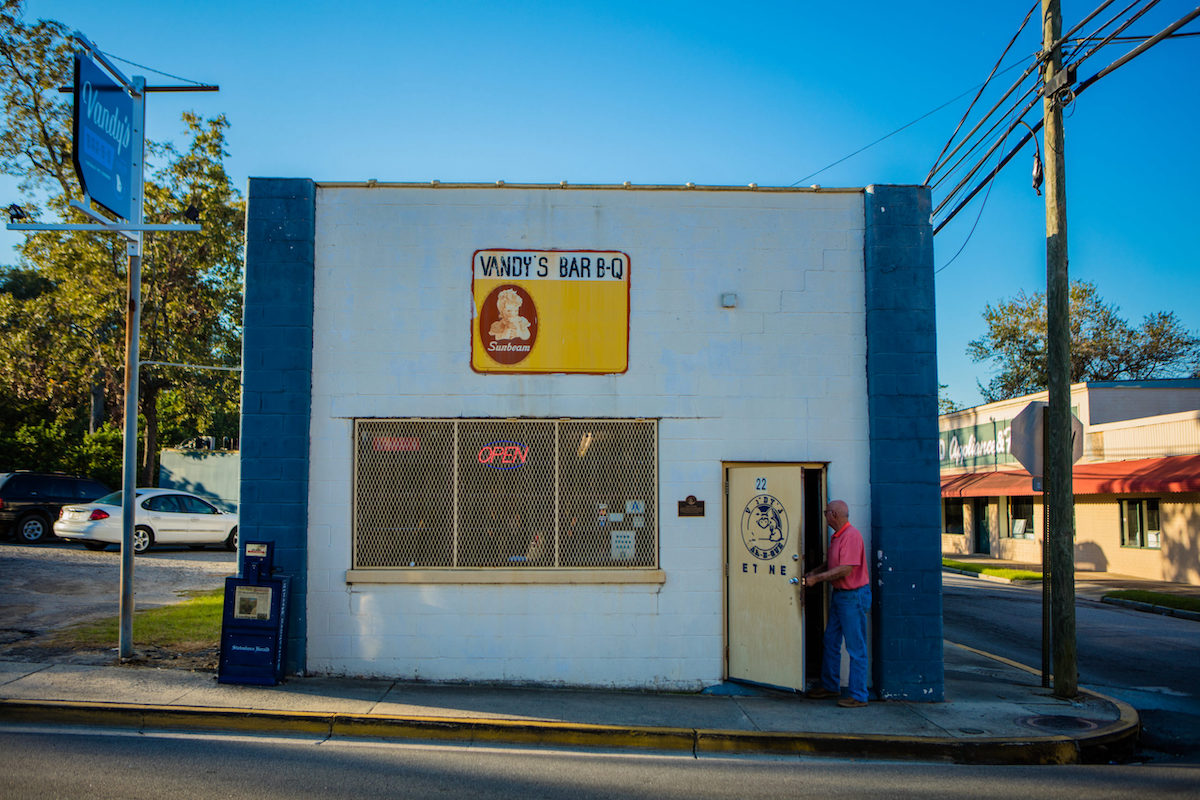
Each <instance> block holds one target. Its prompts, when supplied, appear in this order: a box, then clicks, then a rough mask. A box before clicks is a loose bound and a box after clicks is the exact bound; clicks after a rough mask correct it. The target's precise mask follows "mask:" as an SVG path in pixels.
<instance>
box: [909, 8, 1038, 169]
mask: <svg viewBox="0 0 1200 800" xmlns="http://www.w3.org/2000/svg"><path fill="white" fill-rule="evenodd" d="M1039 2H1040V0H1035V2H1034V4H1033V5H1032V6H1030V7H1029V13H1027V14H1026V15H1025V19H1023V20H1021V24H1020V25H1019V26H1018V27H1017V32H1016V33H1014V34H1013V37H1012V39H1010V40H1009V41H1008V46H1007V47H1005V48H1004V52H1002V53H1001V54H1000V57H999V58H997V59H996V65H995V66H994V67H992V71H991V72H990V73H988V76H987V79H986V80H984V82H983V83H981V84H980V85H979V91H978V92H976V93H975V99H973V100H972V101H971V104H970V105H969V106H967V110H966V111H964V112H963V115H962V119H960V120H959V121H958V125H956V126H955V127H954V133H952V134H950V138H949V139H947V140H946V143H945V144H944V145H942V152H940V153H938V156H937V158H935V159H934V160H933V166H932V167H930V168H929V174H928V175H926V176H925V184H926V185H928V184H929V179H930V178H932V177H933V173H935V172H937V169H938V166H939V165H940V163H941V160H942V156H944V155H946V150H948V149H949V148H950V143H951V142H953V141H954V137H955V136H958V132H959V131H960V130H962V126H963V123H964V122H966V121H967V117H969V116H970V115H971V109H973V108H974V107H975V104H976V103H977V102H979V98H980V97H982V96H983V90H984V89H986V88H987V85H988V84H989V83H991V80H992V78H993V77H995V75H996V70H997V68H999V66H1000V62H1002V61H1004V57H1005V56H1006V55H1008V51H1009V50H1011V49H1012V46H1013V45H1014V44H1016V43H1017V39H1018V38H1019V37H1020V35H1021V31H1023V30H1025V26H1026V25H1028V24H1029V18H1030V17H1032V16H1033V12H1034V11H1037V9H1038V3H1039ZM1010 91H1011V90H1010ZM1006 96H1007V95H1006ZM1000 102H1001V103H1003V102H1004V98H1001V99H1000ZM992 110H993V111H994V110H995V109H992ZM990 113H991V112H989V115H990ZM984 119H987V116H985V117H984ZM980 124H983V122H982V120H981V121H980ZM976 130H978V126H976ZM972 133H974V131H972ZM970 136H971V134H967V138H968V139H969V138H970ZM951 155H953V154H951Z"/></svg>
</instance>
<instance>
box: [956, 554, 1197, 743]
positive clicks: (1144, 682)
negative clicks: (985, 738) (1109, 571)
mask: <svg viewBox="0 0 1200 800" xmlns="http://www.w3.org/2000/svg"><path fill="white" fill-rule="evenodd" d="M942 584H943V621H944V626H945V631H944V632H945V636H946V638H947V639H949V640H951V641H955V642H959V643H961V644H965V645H970V646H972V647H978V648H980V649H982V650H987V651H989V652H993V653H997V654H998V655H1002V656H1005V657H1007V658H1011V659H1013V660H1014V661H1018V662H1020V663H1022V664H1027V665H1029V666H1033V667H1039V668H1040V666H1041V663H1042V655H1041V642H1042V633H1041V621H1042V612H1041V607H1042V606H1041V603H1042V593H1041V587H1040V586H1009V585H1005V584H996V583H990V582H984V581H980V580H976V579H973V578H966V577H961V576H957V575H952V574H948V573H947V574H944V575H943V580H942ZM1075 616H1076V620H1075V625H1076V634H1077V635H1076V640H1077V650H1078V660H1079V682H1080V684H1081V685H1083V686H1086V687H1088V688H1091V689H1095V690H1097V691H1099V692H1101V693H1103V694H1107V695H1110V696H1112V697H1117V698H1119V699H1121V700H1124V701H1125V702H1127V703H1129V704H1130V705H1132V706H1133V707H1134V708H1136V709H1137V710H1138V712H1139V713H1140V715H1141V717H1142V727H1143V735H1142V741H1143V746H1144V748H1145V749H1146V750H1147V751H1148V752H1147V754H1146V755H1147V756H1148V757H1152V758H1155V759H1164V758H1170V759H1173V760H1181V761H1184V762H1187V763H1197V764H1200V622H1195V621H1192V620H1185V619H1176V618H1174V617H1165V616H1160V615H1158V614H1147V613H1144V612H1140V611H1133V610H1130V609H1124V608H1120V607H1117V606H1112V605H1105V604H1102V603H1099V602H1097V601H1094V600H1089V599H1083V598H1079V599H1078V600H1077V603H1076V609H1075Z"/></svg>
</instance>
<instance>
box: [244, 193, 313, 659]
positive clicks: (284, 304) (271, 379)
mask: <svg viewBox="0 0 1200 800" xmlns="http://www.w3.org/2000/svg"><path fill="white" fill-rule="evenodd" d="M315 221H316V184H314V183H313V181H311V180H308V179H274V178H251V179H250V189H249V202H248V204H247V207H246V288H245V300H244V309H243V331H242V432H241V436H242V444H241V454H242V483H241V502H240V508H239V513H240V515H241V521H240V523H239V524H240V531H239V533H240V537H241V539H242V541H269V542H274V543H275V566H276V568H277V570H278V574H279V575H281V576H285V577H287V578H290V579H291V598H290V599H291V604H290V605H291V607H290V610H289V614H288V639H287V658H286V661H285V664H284V670H285V672H287V673H296V672H299V671H301V670H303V669H304V664H305V630H306V616H305V607H306V603H305V595H306V589H307V582H308V463H309V452H308V444H309V422H310V416H311V408H312V347H313V332H312V328H313V259H314V252H315V251H314V247H315V233H316V224H315Z"/></svg>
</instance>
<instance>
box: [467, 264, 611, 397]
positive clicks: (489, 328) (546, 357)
mask: <svg viewBox="0 0 1200 800" xmlns="http://www.w3.org/2000/svg"><path fill="white" fill-rule="evenodd" d="M629 270H630V264H629V256H628V255H627V254H625V253H622V252H619V251H608V250H504V249H493V250H477V251H475V253H474V255H473V256H472V259H471V274H472V280H471V287H472V295H473V297H474V310H475V318H474V319H473V320H471V323H472V324H471V367H472V369H474V370H475V371H476V372H508V373H522V372H524V373H529V372H534V373H537V372H585V373H593V374H602V373H619V372H624V371H625V370H626V369H627V368H628V366H629Z"/></svg>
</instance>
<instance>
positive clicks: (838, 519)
mask: <svg viewBox="0 0 1200 800" xmlns="http://www.w3.org/2000/svg"><path fill="white" fill-rule="evenodd" d="M849 521H850V506H848V505H846V502H845V501H844V500H830V501H829V505H827V506H825V522H826V523H828V524H829V527H831V528H833V529H834V530H835V531H836V530H838V529H840V528H841V527H842V526H843V525H845V524H846V523H847V522H849Z"/></svg>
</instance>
